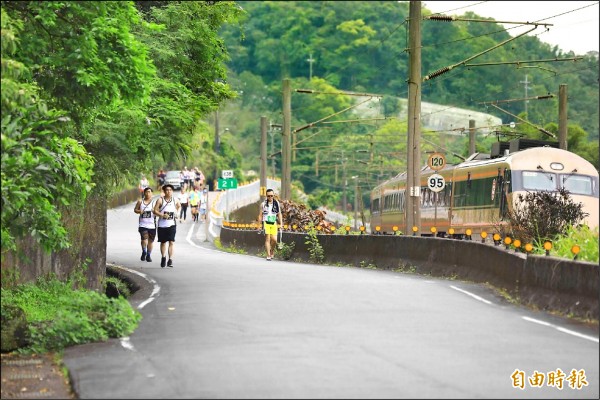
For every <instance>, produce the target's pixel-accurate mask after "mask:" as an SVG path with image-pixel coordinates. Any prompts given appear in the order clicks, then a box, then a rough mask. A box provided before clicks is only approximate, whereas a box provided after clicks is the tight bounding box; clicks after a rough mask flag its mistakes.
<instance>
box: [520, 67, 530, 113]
mask: <svg viewBox="0 0 600 400" xmlns="http://www.w3.org/2000/svg"><path fill="white" fill-rule="evenodd" d="M527 77H528V75H527V74H525V80H524V81H520V82H519V83H524V84H525V98H527V93H529V84H530V83H531V82H530V81H528V80H527ZM528 103H529V100H525V118H529V114H527V104H528Z"/></svg>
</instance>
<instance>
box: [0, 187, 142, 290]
mask: <svg viewBox="0 0 600 400" xmlns="http://www.w3.org/2000/svg"><path fill="white" fill-rule="evenodd" d="M139 196H140V194H139V192H138V189H137V188H133V189H128V190H124V191H122V192H120V193H117V194H116V195H115V196H113V197H112V198H111V199H109V200H108V201H107V199H106V197H104V196H103V195H101V194H92V195H90V197H89V198H88V199H87V200H86V202H85V205H84V206H83V207H70V208H64V209H61V218H62V221H63V223H64V225H65V227H66V229H67V231H68V233H69V237H70V239H71V243H72V247H71V248H70V249H68V250H62V251H57V252H52V253H46V252H45V251H44V250H43V249H42V248H41V247H40V246H39V245H38V244H37V242H35V241H34V240H32V239H30V238H28V239H23V240H19V241H18V243H17V251H16V252H9V253H7V254H5V255H4V257H3V259H2V265H1V266H2V274H3V276H4V274H10V273H11V272H10V271H14V270H16V271H18V280H17V282H18V283H24V282H33V281H35V280H36V279H37V278H38V277H42V276H47V275H48V274H55V275H56V276H57V277H58V279H60V280H66V279H67V277H68V276H69V275H70V274H72V273H74V272H75V271H84V272H83V274H84V276H85V277H86V289H91V290H97V291H100V290H103V288H102V281H103V280H104V277H105V276H106V210H107V207H108V208H112V207H118V206H121V205H124V204H128V203H131V202H133V201H135V200H136V199H137V198H139ZM84 265H85V266H86V267H85V270H83V269H82V266H84Z"/></svg>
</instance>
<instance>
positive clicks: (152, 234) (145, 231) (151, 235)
mask: <svg viewBox="0 0 600 400" xmlns="http://www.w3.org/2000/svg"><path fill="white" fill-rule="evenodd" d="M138 232H139V233H140V237H141V238H142V240H146V239H148V240H149V241H151V242H154V239H155V238H156V228H142V227H141V226H140V227H139V228H138Z"/></svg>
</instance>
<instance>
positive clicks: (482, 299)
mask: <svg viewBox="0 0 600 400" xmlns="http://www.w3.org/2000/svg"><path fill="white" fill-rule="evenodd" d="M450 287H451V288H452V289H454V290H458V291H459V292H462V293H464V294H466V295H467V296H471V297H472V298H474V299H475V300H479V301H482V302H484V303H485V304H492V302H491V301H489V300H486V299H484V298H483V297H479V296H477V295H476V294H473V293H471V292H467V291H466V290H463V289H459V288H457V287H456V286H453V285H450Z"/></svg>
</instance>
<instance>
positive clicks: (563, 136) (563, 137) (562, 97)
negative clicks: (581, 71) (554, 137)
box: [558, 83, 567, 150]
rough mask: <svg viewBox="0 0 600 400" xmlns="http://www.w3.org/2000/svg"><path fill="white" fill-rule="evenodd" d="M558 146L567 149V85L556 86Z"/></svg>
mask: <svg viewBox="0 0 600 400" xmlns="http://www.w3.org/2000/svg"><path fill="white" fill-rule="evenodd" d="M558 148H560V149H563V150H567V85H565V84H564V83H563V84H561V85H559V87H558Z"/></svg>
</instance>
